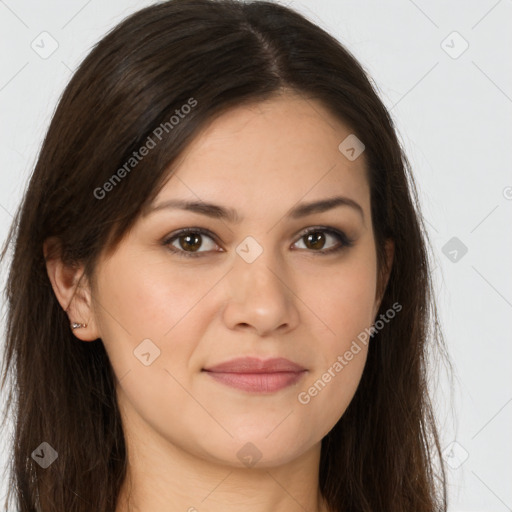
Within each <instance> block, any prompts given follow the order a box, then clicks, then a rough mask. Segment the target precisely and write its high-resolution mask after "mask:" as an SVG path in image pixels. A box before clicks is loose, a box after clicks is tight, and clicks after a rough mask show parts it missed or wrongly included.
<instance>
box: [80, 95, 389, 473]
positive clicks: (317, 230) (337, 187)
mask: <svg viewBox="0 0 512 512" xmlns="http://www.w3.org/2000/svg"><path fill="white" fill-rule="evenodd" d="M198 108H201V106H200V105H199V107H198ZM350 134H351V131H350V129H349V128H348V127H346V126H345V125H343V124H341V123H340V122H339V121H337V120H336V119H334V118H333V117H332V116H331V115H330V114H329V113H328V112H327V111H326V110H325V109H324V108H323V107H322V106H321V105H320V104H319V103H317V102H315V101H312V100H304V99H302V98H301V97H300V96H294V95H287V96H283V97H280V98H279V99H273V100H270V101H267V102H263V103H258V104H257V105H253V106H251V107H243V108H237V109H234V110H232V111H230V112H228V113H226V114H224V115H223V116H221V117H219V118H218V119H217V120H215V121H214V122H213V123H212V124H211V125H210V126H209V127H208V128H207V129H206V131H204V132H203V133H201V135H200V136H198V137H197V138H196V139H195V140H194V142H193V143H192V145H191V146H189V147H188V149H187V151H186V152H185V153H184V154H183V155H182V158H181V159H180V160H179V162H178V163H177V166H176V170H175V172H174V173H173V174H172V176H171V178H170V179H169V181H168V182H167V183H166V185H165V186H164V188H163V189H162V191H161V193H160V194H159V195H158V197H157V198H156V200H155V201H154V203H153V204H152V206H151V208H150V209H149V210H148V211H147V212H146V213H145V214H144V215H143V216H141V217H140V218H139V219H138V221H137V223H136V225H135V226H134V228H133V229H132V230H131V231H130V232H129V233H128V234H127V235H126V237H125V238H124V239H123V241H122V242H121V243H120V245H119V246H118V248H117V250H116V251H115V252H114V253H113V254H112V255H111V257H109V258H108V259H105V258H104V259H101V260H100V262H99V264H98V267H97V273H96V281H95V288H94V290H93V305H94V306H95V307H94V311H93V318H87V319H84V320H89V327H88V328H87V329H86V330H83V333H81V332H80V331H81V330H80V329H78V330H76V331H75V333H76V335H77V336H78V337H80V336H83V337H84V338H83V339H86V338H88V339H94V337H95V336H97V337H101V339H102V341H103V343H104V345H105V348H106V350H107V352H108V355H109V358H110V360H111V362H112V365H113V369H114V371H115V374H116V377H117V379H118V382H117V392H118V400H119V404H120V408H121V413H122V417H123V422H124V424H125V428H126V429H127V432H128V435H134V436H139V438H140V439H146V437H147V436H148V435H149V436H154V437H155V438H158V439H159V441H160V442H161V441H163V442H164V443H168V444H169V445H170V446H173V447H176V448H178V449H180V450H183V451H185V452H187V453H189V454H191V455H193V456H195V457H200V458H202V459H204V460H209V461H214V462H217V463H222V464H228V465H235V466H241V465H243V464H245V465H252V464H253V463H254V462H257V463H258V465H259V467H262V466H269V467H270V466H275V465H279V464H283V463H286V462H287V461H291V460H293V459H295V458H297V457H299V456H300V455H301V454H304V453H305V452H306V451H307V450H310V449H311V448H313V447H314V446H315V445H317V444H318V443H319V442H320V441H321V439H322V438H323V437H324V436H325V435H326V434H327V433H328V432H329V431H330V430H331V429H332V427H333V426H334V425H335V424H336V422H337V421H338V420H339V418H340V417H341V416H342V415H343V413H344V411H345V409H346V408H347V406H348V404H349V402H350V401H351V399H352V397H353V395H354V393H355V391H356V388H357V386H358V382H359V380H360V377H361V374H362V371H363V367H364V364H365V360H366V354H367V346H366V345H364V344H362V343H359V345H358V346H359V351H358V352H357V353H355V352H356V351H355V350H354V349H353V347H354V345H353V341H354V340H357V339H358V338H357V337H358V335H360V334H361V333H362V332H364V330H365V328H368V327H370V326H371V325H372V323H373V321H374V319H375V315H376V314H377V310H378V306H379V298H378V297H377V261H376V251H375V245H374V234H373V230H372V222H371V215H370V191H369V185H368V183H367V178H366V171H365V160H364V152H363V153H362V154H361V155H360V156H359V157H357V158H355V159H354V155H355V156H357V152H358V151H359V150H360V149H361V148H360V147H355V151H354V152H353V151H350V149H349V150H348V151H347V148H346V147H345V146H342V149H343V152H342V151H341V150H340V149H339V147H338V146H339V145H340V143H342V141H344V140H345V139H346V137H348V136H349V135H350ZM351 140H352V141H353V139H348V142H347V143H345V145H346V144H349V142H350V141H351ZM349 146H350V144H349ZM346 155H347V156H349V157H350V158H347V156H346ZM125 179H129V177H127V178H125ZM338 196H339V197H342V198H343V200H340V201H339V203H338V204H336V205H334V206H333V207H331V208H321V207H318V208H315V207H311V208H305V206H307V205H310V204H312V203H317V202H323V201H326V200H330V199H333V198H335V197H338ZM104 200H105V201H108V196H107V197H106V198H105V199H104ZM171 201H172V202H177V201H180V202H194V203H196V202H200V203H208V204H212V205H216V207H215V208H213V207H208V208H207V207H206V206H203V208H202V213H201V212H200V211H199V209H198V208H195V209H194V211H192V210H189V211H187V210H185V209H180V208H178V207H171V205H170V202H171ZM221 212H232V214H229V215H227V214H226V215H221ZM294 212H295V213H294ZM235 215H236V219H234V218H232V217H235ZM183 229H187V230H189V231H190V232H189V233H185V234H182V235H181V236H175V234H176V233H177V232H178V230H183ZM308 232H310V235H309V236H308V235H307V233H308ZM337 232H340V233H342V235H341V238H340V237H338V236H337V235H336V233H337ZM206 233H207V234H206ZM347 239H348V240H350V241H352V245H345V242H346V240H347ZM337 249H339V250H337ZM322 250H325V251H329V250H330V251H331V252H330V253H325V254H322V253H321V252H320V251H322ZM187 255H188V256H187ZM91 320H92V323H91ZM360 339H361V338H360ZM351 347H352V349H351ZM347 351H349V352H350V351H351V352H352V354H353V357H352V358H351V359H350V360H348V358H347V357H344V355H345V354H346V353H347ZM241 357H253V358H257V359H261V360H268V359H270V358H285V359H288V360H289V361H291V362H293V363H295V364H296V365H299V366H300V367H301V368H303V369H304V370H305V371H302V372H296V371H295V372H290V371H288V372H283V373H280V374H278V373H276V370H279V369H281V370H283V369H286V368H283V367H279V368H274V370H268V369H267V370H266V373H264V374H263V375H262V374H260V375H258V376H255V375H254V374H251V371H250V369H248V368H244V367H243V366H241V367H240V366H239V367H238V368H231V369H228V371H224V372H212V371H205V370H206V369H210V368H212V367H214V366H215V365H219V364H220V363H224V362H228V361H230V360H232V359H234V358H241ZM339 357H340V358H342V359H343V361H344V363H341V362H340V359H339ZM336 362H338V363H339V364H340V365H341V366H342V369H341V370H340V369H339V365H336ZM329 369H330V370H329ZM237 371H238V372H239V373H238V374H237V373H232V372H237ZM253 371H254V370H253ZM240 372H241V374H240ZM326 373H327V374H329V375H330V379H329V378H328V377H325V374H326ZM319 381H321V382H320V384H319ZM230 382H231V384H230ZM315 382H316V387H315ZM233 384H234V385H233ZM315 390H316V392H315ZM249 443H250V444H249Z"/></svg>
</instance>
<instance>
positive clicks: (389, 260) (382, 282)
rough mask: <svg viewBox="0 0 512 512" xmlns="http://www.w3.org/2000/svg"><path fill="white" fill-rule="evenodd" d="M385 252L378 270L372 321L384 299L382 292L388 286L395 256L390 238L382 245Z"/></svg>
mask: <svg viewBox="0 0 512 512" xmlns="http://www.w3.org/2000/svg"><path fill="white" fill-rule="evenodd" d="M384 252H385V261H384V265H383V268H382V269H379V272H380V274H379V279H378V282H377V293H376V296H375V303H374V306H373V315H372V318H373V319H374V318H375V317H376V316H377V312H378V311H379V308H380V304H381V302H382V299H383V297H384V292H385V291H386V287H387V285H388V281H389V276H390V274H391V268H392V267H393V259H394V255H395V243H394V242H393V240H392V239H391V238H388V239H387V240H386V242H385V245H384Z"/></svg>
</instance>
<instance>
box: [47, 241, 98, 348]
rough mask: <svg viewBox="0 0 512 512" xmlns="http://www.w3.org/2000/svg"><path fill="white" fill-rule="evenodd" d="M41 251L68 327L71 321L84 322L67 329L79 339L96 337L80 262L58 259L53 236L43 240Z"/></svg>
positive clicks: (87, 339)
mask: <svg viewBox="0 0 512 512" xmlns="http://www.w3.org/2000/svg"><path fill="white" fill-rule="evenodd" d="M43 253H44V259H45V261H46V271H47V272H48V277H49V278H50V282H51V284H52V288H53V292H54V293H55V296H56V298H57V300H58V301H59V304H60V305H61V307H62V309H63V310H64V311H66V313H67V314H68V318H69V323H70V327H69V328H70V329H71V323H73V322H76V323H80V324H85V325H86V327H79V328H77V329H71V330H72V332H73V334H74V335H75V336H76V337H77V338H79V339H80V340H82V341H94V340H96V339H98V338H99V337H100V336H99V332H98V330H97V326H96V322H95V319H94V314H93V309H92V296H91V290H90V286H89V283H88V281H87V279H86V277H85V275H84V267H83V265H79V264H64V263H63V262H62V259H61V244H60V241H59V240H58V239H57V238H56V237H50V238H47V239H46V240H45V241H44V243H43Z"/></svg>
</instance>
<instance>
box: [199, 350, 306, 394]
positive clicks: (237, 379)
mask: <svg viewBox="0 0 512 512" xmlns="http://www.w3.org/2000/svg"><path fill="white" fill-rule="evenodd" d="M203 371H205V372H207V373H208V375H210V376H211V377H212V378H214V379H215V380H217V381H219V382H221V383H223V384H226V385H228V386H231V387H234V388H238V389H242V390H244V391H251V392H256V393H271V392H273V391H278V390H280V389H283V388H285V387H287V386H291V385H292V384H295V383H296V382H297V381H298V380H300V379H301V377H302V376H303V375H304V374H305V373H306V372H307V370H306V369H305V368H303V367H302V366H300V365H298V364H296V363H293V362H292V361H289V360H288V359H284V358H274V359H267V360H266V361H263V360H261V359H257V358H254V357H242V358H237V359H232V360H231V361H227V362H225V363H221V364H218V365H215V366H212V367H210V368H205V369H204V370H203Z"/></svg>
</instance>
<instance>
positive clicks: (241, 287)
mask: <svg viewBox="0 0 512 512" xmlns="http://www.w3.org/2000/svg"><path fill="white" fill-rule="evenodd" d="M292 281H293V278H291V277H290V276H289V274H287V273H286V270H285V269H284V267H283V265H282V264H281V265H280V264H279V262H278V261H277V258H274V257H273V256H272V253H271V251H265V250H264V251H263V252H262V253H261V254H260V255H259V256H258V257H257V258H256V259H255V260H254V261H252V262H251V263H248V262H247V261H246V260H244V259H243V258H242V257H240V256H238V255H237V256H236V257H235V262H234V268H233V269H232V270H231V272H229V274H228V275H227V276H226V282H225V285H226V286H227V287H228V290H227V293H228V294H229V296H230V297H231V299H230V300H229V301H228V303H227V305H226V307H225V309H224V312H223V316H224V321H225V323H226V325H227V326H228V327H229V328H230V329H234V330H253V331H255V332H256V333H257V334H258V335H259V336H268V335H272V334H274V333H277V332H279V334H284V333H285V332H287V331H291V330H293V329H295V328H296V326H297V324H298V322H299V311H298V310H297V301H298V300H299V299H298V297H297V296H296V294H295V293H294V290H293V282H292Z"/></svg>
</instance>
